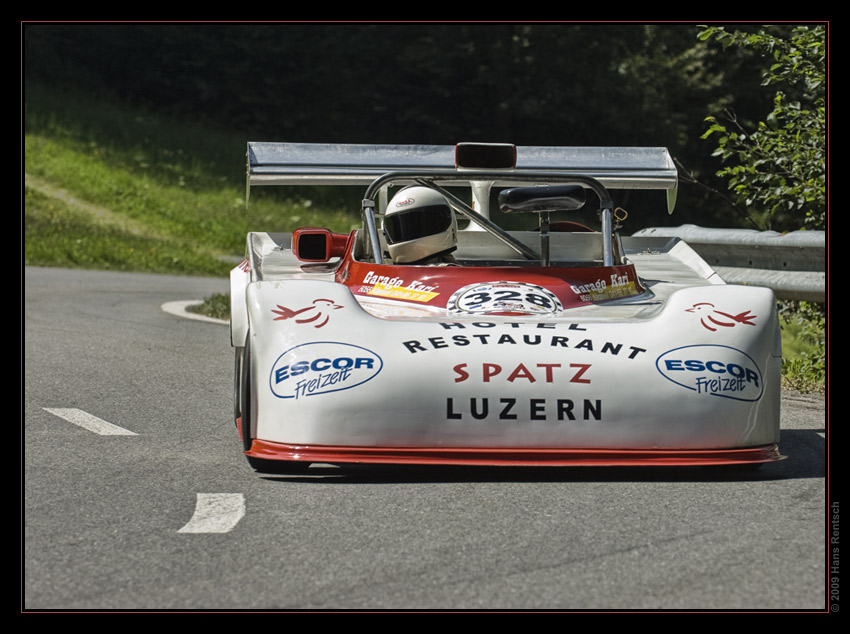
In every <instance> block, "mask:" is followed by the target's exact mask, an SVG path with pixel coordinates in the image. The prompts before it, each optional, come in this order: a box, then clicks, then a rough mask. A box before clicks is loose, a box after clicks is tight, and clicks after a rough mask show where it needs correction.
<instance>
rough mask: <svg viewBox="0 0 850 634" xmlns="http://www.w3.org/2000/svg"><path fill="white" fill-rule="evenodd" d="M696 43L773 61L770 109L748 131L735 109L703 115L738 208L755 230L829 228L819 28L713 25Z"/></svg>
mask: <svg viewBox="0 0 850 634" xmlns="http://www.w3.org/2000/svg"><path fill="white" fill-rule="evenodd" d="M700 39H701V40H703V41H706V40H715V41H717V42H719V43H720V44H721V45H722V46H723V48H724V50H725V49H728V48H730V47H738V48H743V49H751V50H753V51H755V52H757V53H759V54H760V55H762V56H764V57H765V58H766V59H769V60H771V63H770V66H769V67H768V68H767V69H765V71H764V75H763V78H762V85H763V86H769V87H773V88H775V90H776V93H775V95H774V98H773V109H772V111H771V112H770V113H769V114H768V115H767V116H766V117H765V119H764V120H763V121H759V122H758V123H757V124H756V125H755V126H753V127H750V126H748V125H747V124H746V123H744V122H743V121H741V120H740V119H739V118H738V116H737V115H736V114H735V112H734V111H733V110H727V112H726V115H725V117H724V118H723V119H722V120H721V119H718V118H717V117H708V118H707V122H708V123H709V127H708V130H707V131H706V132H705V134H704V135H703V138H708V137H710V136H714V138H715V139H716V142H717V149H716V150H715V151H714V156H718V157H720V158H721V159H722V161H723V162H724V163H725V166H724V167H723V168H722V169H721V170H720V171H719V172H718V175H719V176H721V177H724V178H725V179H727V182H728V186H729V189H730V190H732V191H733V192H734V193H735V195H736V197H737V201H738V203H739V204H741V205H744V206H745V207H746V208H748V209H749V210H751V212H752V213H751V214H750V215H751V218H753V221H754V222H755V223H756V224H757V225H760V228H769V227H773V228H778V229H782V230H790V229H798V228H801V227H806V228H811V229H823V228H824V226H825V223H826V79H825V75H826V61H825V60H826V31H825V28H824V27H823V26H822V25H817V26H797V27H793V28H790V29H789V28H779V27H764V28H761V29H759V30H758V31H757V32H755V33H746V32H742V31H734V32H730V31H727V30H726V29H724V28H722V27H710V28H707V29H705V30H704V31H702V32H701V33H700Z"/></svg>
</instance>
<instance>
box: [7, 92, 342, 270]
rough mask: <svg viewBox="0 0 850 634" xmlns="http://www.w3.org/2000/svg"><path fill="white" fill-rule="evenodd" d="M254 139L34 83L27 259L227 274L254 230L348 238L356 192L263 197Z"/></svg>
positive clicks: (28, 141) (271, 191) (27, 166)
mask: <svg viewBox="0 0 850 634" xmlns="http://www.w3.org/2000/svg"><path fill="white" fill-rule="evenodd" d="M248 140H249V139H247V138H245V137H241V136H239V135H235V134H232V133H227V132H221V131H215V130H208V129H203V128H200V127H194V126H192V125H190V124H186V123H182V122H173V121H170V120H168V119H167V118H164V117H159V116H155V115H152V114H148V113H140V112H135V111H131V110H129V109H127V108H122V107H119V106H115V105H110V104H104V103H91V102H87V101H86V100H84V99H81V98H80V97H79V96H77V95H67V94H54V93H51V92H50V91H48V90H45V89H43V88H41V87H34V88H30V87H29V86H28V90H27V99H26V103H25V136H24V171H25V183H26V190H25V199H24V203H25V204H24V207H25V216H24V238H25V251H24V261H25V263H26V264H33V265H53V266H80V267H86V268H120V269H122V270H143V271H153V272H159V273H181V274H186V273H190V274H197V275H225V274H226V273H227V270H228V269H229V268H230V266H232V259H233V258H234V257H238V256H240V255H242V254H244V250H245V235H246V234H247V233H248V232H249V231H291V230H292V229H293V228H295V227H297V226H304V225H315V226H326V227H328V228H330V229H333V230H336V231H344V232H347V231H349V230H350V229H351V228H352V227H353V226H355V224H356V223H357V220H358V217H359V215H358V211H359V209H358V206H357V203H358V198H357V193H356V192H344V193H342V194H340V193H337V192H326V191H324V190H318V189H315V188H313V189H303V190H300V191H298V190H295V189H292V188H265V190H257V189H255V190H254V191H252V194H251V204H250V206H248V207H247V208H246V204H245V149H246V143H247V141H248Z"/></svg>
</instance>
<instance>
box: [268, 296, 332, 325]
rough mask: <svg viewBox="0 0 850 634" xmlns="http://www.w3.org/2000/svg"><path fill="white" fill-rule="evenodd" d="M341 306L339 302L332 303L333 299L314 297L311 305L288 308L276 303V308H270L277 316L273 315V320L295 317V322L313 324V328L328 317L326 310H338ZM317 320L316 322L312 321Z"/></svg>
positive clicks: (326, 321)
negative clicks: (294, 308) (296, 308)
mask: <svg viewBox="0 0 850 634" xmlns="http://www.w3.org/2000/svg"><path fill="white" fill-rule="evenodd" d="M340 308H342V306H341V305H340V304H334V303H333V301H331V300H329V299H316V300H313V305H312V306H307V307H306V308H299V309H298V310H292V309H290V308H286V306H281V305H280V304H278V305H277V310H275V309H272V312H273V313H275V314H276V315H279V317H275V318H274V320H275V321H281V320H283V319H292V318H293V317H295V318H296V319H295V323H296V324H311V323H312V324H313V326H314V327H315V328H321V327H322V326H324V325H325V324H326V323H328V320H329V319H330V316H329V315H328V312H329V311H331V310H339V309H340ZM313 322H317V323H313Z"/></svg>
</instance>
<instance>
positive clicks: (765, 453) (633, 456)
mask: <svg viewBox="0 0 850 634" xmlns="http://www.w3.org/2000/svg"><path fill="white" fill-rule="evenodd" d="M246 454H247V455H249V456H252V457H254V458H262V459H265V460H293V461H298V462H325V463H373V464H443V465H493V466H555V467H559V466H563V467H567V466H572V467H582V466H609V467H610V466H699V465H735V464H757V463H764V462H773V461H776V460H782V459H784V458H785V456H782V455H781V454H780V453H779V447H778V446H777V445H775V444H774V445H764V446H762V447H748V448H744V449H556V448H546V449H538V448H519V449H511V448H507V449H505V448H467V447H463V448H443V447H427V448H420V447H335V446H329V445H286V444H282V443H274V442H269V441H266V440H254V442H253V443H252V444H251V449H250V451H248V452H246Z"/></svg>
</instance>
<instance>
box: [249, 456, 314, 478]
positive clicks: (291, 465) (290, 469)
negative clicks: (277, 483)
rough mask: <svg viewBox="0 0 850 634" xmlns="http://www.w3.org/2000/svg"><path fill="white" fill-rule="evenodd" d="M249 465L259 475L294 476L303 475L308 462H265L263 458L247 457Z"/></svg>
mask: <svg viewBox="0 0 850 634" xmlns="http://www.w3.org/2000/svg"><path fill="white" fill-rule="evenodd" d="M248 464H250V465H251V466H252V467H253V468H254V469H255V470H256V471H257V472H259V473H270V474H274V475H294V474H298V473H304V472H305V471H307V468H308V467H309V466H310V463H309V462H296V461H294V460H266V459H265V458H254V457H252V456H248Z"/></svg>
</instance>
